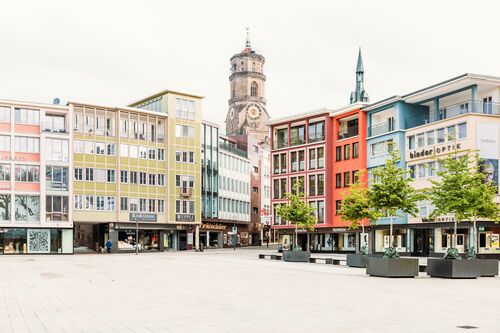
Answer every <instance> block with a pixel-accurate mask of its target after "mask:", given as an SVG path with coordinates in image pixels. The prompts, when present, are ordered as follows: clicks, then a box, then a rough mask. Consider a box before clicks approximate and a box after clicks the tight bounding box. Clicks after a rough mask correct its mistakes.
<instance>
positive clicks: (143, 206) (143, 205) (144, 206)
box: [139, 198, 148, 212]
mask: <svg viewBox="0 0 500 333" xmlns="http://www.w3.org/2000/svg"><path fill="white" fill-rule="evenodd" d="M147 203H148V202H147V200H146V199H141V198H139V211H141V212H145V211H146V210H147Z"/></svg>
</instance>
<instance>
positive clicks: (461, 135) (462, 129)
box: [458, 123, 467, 139]
mask: <svg viewBox="0 0 500 333" xmlns="http://www.w3.org/2000/svg"><path fill="white" fill-rule="evenodd" d="M466 137H467V123H460V124H458V139H465V138H466Z"/></svg>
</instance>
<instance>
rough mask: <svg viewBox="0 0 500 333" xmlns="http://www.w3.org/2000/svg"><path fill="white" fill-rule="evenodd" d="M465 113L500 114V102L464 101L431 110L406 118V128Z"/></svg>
mask: <svg viewBox="0 0 500 333" xmlns="http://www.w3.org/2000/svg"><path fill="white" fill-rule="evenodd" d="M463 114H486V115H497V116H498V115H500V104H498V103H492V102H482V101H470V100H469V101H463V102H461V103H457V104H454V105H449V106H446V107H442V108H440V110H439V111H435V110H433V111H429V113H428V114H425V115H423V116H420V117H413V118H408V119H406V120H405V128H406V129H408V128H413V127H417V126H422V125H425V124H430V123H434V122H436V121H440V120H445V119H449V118H453V117H456V116H460V115H463Z"/></svg>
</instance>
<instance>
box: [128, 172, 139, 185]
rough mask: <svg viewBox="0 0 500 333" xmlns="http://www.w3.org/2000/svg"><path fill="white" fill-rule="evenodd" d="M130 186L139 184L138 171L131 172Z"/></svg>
mask: <svg viewBox="0 0 500 333" xmlns="http://www.w3.org/2000/svg"><path fill="white" fill-rule="evenodd" d="M130 184H137V171H130Z"/></svg>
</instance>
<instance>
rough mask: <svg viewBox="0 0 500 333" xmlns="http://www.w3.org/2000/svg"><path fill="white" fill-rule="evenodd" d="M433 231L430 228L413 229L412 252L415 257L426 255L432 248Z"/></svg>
mask: <svg viewBox="0 0 500 333" xmlns="http://www.w3.org/2000/svg"><path fill="white" fill-rule="evenodd" d="M432 236H433V232H432V229H415V230H413V252H412V256H415V257H428V256H429V254H430V252H431V249H432V250H433V247H434V246H433V243H434V242H433V237H432Z"/></svg>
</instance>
